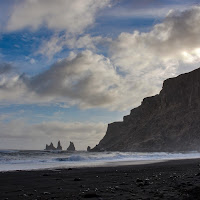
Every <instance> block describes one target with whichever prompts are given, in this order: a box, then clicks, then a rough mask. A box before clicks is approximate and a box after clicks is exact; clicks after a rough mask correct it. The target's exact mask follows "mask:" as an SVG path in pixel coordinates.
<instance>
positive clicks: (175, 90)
mask: <svg viewBox="0 0 200 200" xmlns="http://www.w3.org/2000/svg"><path fill="white" fill-rule="evenodd" d="M99 150H108V151H141V152H145V151H191V150H200V68H198V69H196V70H194V71H192V72H189V73H186V74H182V75H179V76H178V77H175V78H170V79H167V80H165V81H164V83H163V88H162V90H161V92H160V94H158V95H155V96H153V97H147V98H145V99H144V100H143V101H142V104H141V105H140V106H139V107H137V108H134V109H133V110H131V113H130V115H128V116H125V117H124V119H123V122H114V123H112V124H109V125H108V129H107V132H106V135H105V136H104V138H103V139H102V140H101V141H100V143H99V144H98V145H97V146H96V147H94V148H93V149H92V151H99Z"/></svg>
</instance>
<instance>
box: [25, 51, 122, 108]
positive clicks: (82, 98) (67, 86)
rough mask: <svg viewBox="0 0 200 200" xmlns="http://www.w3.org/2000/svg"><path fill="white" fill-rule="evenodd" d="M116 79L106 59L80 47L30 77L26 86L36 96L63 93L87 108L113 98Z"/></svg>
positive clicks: (56, 95) (59, 95)
mask: <svg viewBox="0 0 200 200" xmlns="http://www.w3.org/2000/svg"><path fill="white" fill-rule="evenodd" d="M119 83H120V76H118V75H117V73H116V71H115V69H114V67H113V66H112V64H111V63H110V61H109V59H107V58H105V57H104V56H102V55H97V54H93V53H92V52H91V51H83V52H82V53H79V54H77V55H74V56H72V57H68V58H67V59H64V60H62V61H60V62H57V63H55V64H54V65H53V66H52V67H51V68H50V69H49V70H47V71H45V72H43V73H41V74H39V75H37V76H34V77H32V78H31V79H30V81H29V82H28V83H27V86H28V88H29V89H30V90H31V91H34V92H35V93H36V94H38V95H39V96H43V97H54V98H57V97H66V98H69V100H70V99H71V100H73V101H75V102H76V103H78V104H79V105H80V106H81V107H84V108H86V107H96V106H104V105H107V104H110V103H111V102H113V100H114V99H115V96H116V94H115V93H116V88H117V87H119V86H118V84H119Z"/></svg>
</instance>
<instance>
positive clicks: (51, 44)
mask: <svg viewBox="0 0 200 200" xmlns="http://www.w3.org/2000/svg"><path fill="white" fill-rule="evenodd" d="M111 41H112V39H111V38H108V37H102V36H93V37H92V36H91V35H89V34H85V35H82V36H80V37H77V36H74V35H73V36H71V35H68V34H65V35H63V36H59V35H54V36H52V37H51V38H50V40H45V41H43V42H42V44H41V46H40V47H39V50H38V51H37V52H36V54H41V55H45V56H47V57H48V58H52V57H53V56H54V55H55V54H57V53H59V52H61V51H62V50H63V49H64V48H68V49H87V50H92V51H96V50H97V48H96V46H97V45H100V46H105V45H107V46H108V44H109V43H110V42H111Z"/></svg>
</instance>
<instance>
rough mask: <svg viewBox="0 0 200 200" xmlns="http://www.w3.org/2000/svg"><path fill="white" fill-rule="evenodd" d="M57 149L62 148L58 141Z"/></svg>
mask: <svg viewBox="0 0 200 200" xmlns="http://www.w3.org/2000/svg"><path fill="white" fill-rule="evenodd" d="M57 150H62V146H61V144H60V141H58V145H57Z"/></svg>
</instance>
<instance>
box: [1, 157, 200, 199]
mask: <svg viewBox="0 0 200 200" xmlns="http://www.w3.org/2000/svg"><path fill="white" fill-rule="evenodd" d="M0 199H1V200H4V199H7V200H10V199H12V200H15V199H27V200H28V199H34V200H36V199H37V200H45V199H46V200H47V199H48V200H49V199H60V200H64V199H70V200H71V199H72V200H73V199H99V200H101V199H102V200H108V199H114V200H117V199H126V200H128V199H137V200H138V199H146V200H147V199H179V200H181V199H191V200H197V199H200V159H191V160H174V161H167V162H162V163H154V164H147V165H127V166H115V167H95V168H78V169H76V168H73V169H71V168H69V169H57V170H38V171H13V172H1V173H0Z"/></svg>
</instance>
